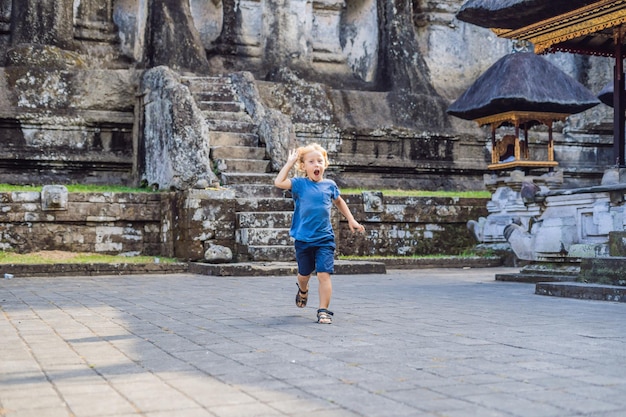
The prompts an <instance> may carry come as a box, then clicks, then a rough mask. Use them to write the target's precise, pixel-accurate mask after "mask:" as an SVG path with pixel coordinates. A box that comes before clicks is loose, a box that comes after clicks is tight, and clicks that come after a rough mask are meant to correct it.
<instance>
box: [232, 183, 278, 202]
mask: <svg viewBox="0 0 626 417" xmlns="http://www.w3.org/2000/svg"><path fill="white" fill-rule="evenodd" d="M225 187H226V188H229V189H231V190H233V191H234V192H235V195H236V196H237V197H238V198H255V199H258V198H269V197H273V198H283V197H284V196H285V192H284V191H283V190H281V189H280V188H277V187H275V186H274V185H266V184H230V185H226V186H225Z"/></svg>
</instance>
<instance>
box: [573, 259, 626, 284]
mask: <svg viewBox="0 0 626 417" xmlns="http://www.w3.org/2000/svg"><path fill="white" fill-rule="evenodd" d="M578 281H580V282H588V283H593V284H607V285H619V286H622V287H626V257H621V256H612V257H606V258H585V259H582V260H581V262H580V274H579V275H578Z"/></svg>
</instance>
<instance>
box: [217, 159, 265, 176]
mask: <svg viewBox="0 0 626 417" xmlns="http://www.w3.org/2000/svg"><path fill="white" fill-rule="evenodd" d="M214 161H215V165H216V167H217V169H218V170H219V171H220V172H242V173H250V172H256V173H263V172H268V171H269V170H270V161H268V160H257V159H234V158H229V159H223V158H217V159H214Z"/></svg>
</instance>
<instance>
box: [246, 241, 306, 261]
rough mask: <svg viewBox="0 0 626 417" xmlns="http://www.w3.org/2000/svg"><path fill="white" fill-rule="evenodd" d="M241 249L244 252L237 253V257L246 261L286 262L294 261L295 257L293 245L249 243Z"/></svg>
mask: <svg viewBox="0 0 626 417" xmlns="http://www.w3.org/2000/svg"><path fill="white" fill-rule="evenodd" d="M243 249H244V252H242V253H239V257H240V258H245V259H246V260H248V261H256V262H258V261H272V262H286V261H295V259H296V251H295V249H294V247H293V245H291V246H281V245H277V246H275V245H249V246H247V247H245V248H243Z"/></svg>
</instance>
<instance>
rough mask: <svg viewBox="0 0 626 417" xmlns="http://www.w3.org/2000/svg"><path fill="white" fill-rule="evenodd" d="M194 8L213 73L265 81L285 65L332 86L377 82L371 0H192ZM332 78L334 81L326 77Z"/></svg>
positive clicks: (375, 23) (376, 42) (375, 18)
mask: <svg viewBox="0 0 626 417" xmlns="http://www.w3.org/2000/svg"><path fill="white" fill-rule="evenodd" d="M191 9H192V11H193V13H194V23H195V25H196V27H197V29H198V31H199V32H200V36H201V38H202V42H203V45H204V47H205V48H206V49H207V51H208V53H209V59H210V66H211V68H213V71H214V72H220V73H223V72H225V71H242V70H245V71H252V72H253V73H254V74H255V75H256V76H257V77H258V78H260V79H263V78H265V76H266V74H267V72H268V71H272V70H274V69H276V68H280V67H281V66H285V65H286V66H289V67H291V68H293V69H298V70H300V71H304V72H306V73H307V74H308V76H309V77H313V78H316V77H315V74H318V75H321V77H320V78H319V79H320V80H321V79H324V81H325V82H327V83H329V84H333V83H335V84H336V83H341V82H342V81H343V82H346V81H350V80H360V81H361V82H365V83H370V82H372V81H373V80H374V77H375V73H376V70H377V66H378V48H379V29H378V15H377V8H376V2H375V1H373V0H359V1H344V0H316V1H300V2H281V1H276V0H244V1H240V2H234V1H233V0H223V1H217V2H201V1H197V0H192V1H191ZM328 74H332V75H333V77H335V78H336V79H335V80H333V79H332V78H324V77H325V75H328Z"/></svg>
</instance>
